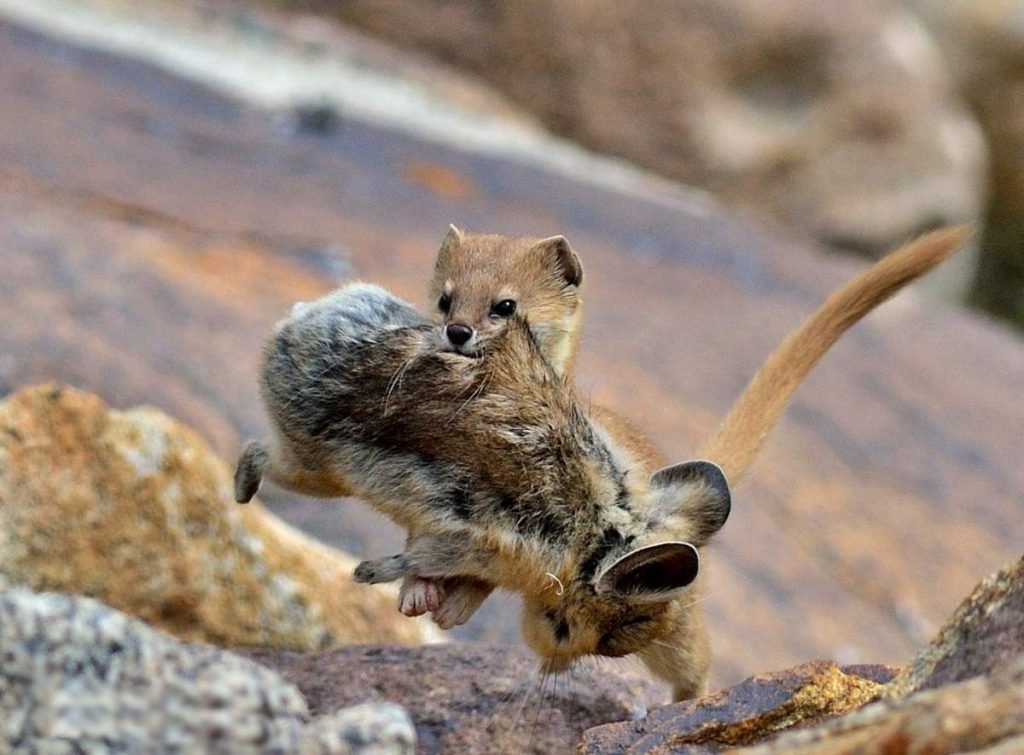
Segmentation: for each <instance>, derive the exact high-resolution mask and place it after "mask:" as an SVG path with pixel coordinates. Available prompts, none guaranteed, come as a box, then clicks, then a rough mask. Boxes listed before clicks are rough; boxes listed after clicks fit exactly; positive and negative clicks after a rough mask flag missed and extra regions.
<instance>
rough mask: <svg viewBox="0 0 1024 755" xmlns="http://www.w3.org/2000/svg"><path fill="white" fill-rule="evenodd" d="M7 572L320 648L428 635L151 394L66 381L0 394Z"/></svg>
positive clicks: (242, 634)
mask: <svg viewBox="0 0 1024 755" xmlns="http://www.w3.org/2000/svg"><path fill="white" fill-rule="evenodd" d="M0 538H2V540H0V542H2V547H0V584H3V585H7V586H10V585H26V586H28V587H31V588H32V589H36V590H57V591H60V592H65V593H77V594H83V595H89V596H92V597H95V598H97V599H99V600H101V601H103V602H105V603H107V604H108V605H111V606H113V607H115V608H117V609H118V610H122V611H125V612H126V613H129V614H132V615H133V616H136V617H138V618H141V619H142V620H144V621H146V622H147V623H149V624H151V625H153V626H155V627H158V628H160V629H163V630H165V631H167V632H170V633H171V634H173V635H175V636H176V637H179V638H181V639H184V640H189V641H202V642H210V643H213V644H217V645H254V646H271V647H284V648H291V649H296V650H313V649H323V648H326V647H332V646H335V645H339V644H345V643H351V642H367V641H369V640H371V639H373V640H376V641H384V642H396V643H406V644H411V643H417V642H422V641H423V640H424V639H426V638H427V637H428V636H429V631H428V630H427V629H426V625H424V624H421V623H416V622H410V621H408V620H407V619H405V617H403V616H401V615H399V614H398V612H397V610H396V598H395V593H394V591H393V590H371V589H367V588H366V587H365V586H363V585H357V584H354V583H353V582H352V580H351V572H352V568H353V566H354V563H355V562H354V560H353V559H351V558H350V557H349V556H347V555H345V554H343V553H340V552H338V551H335V550H333V549H331V548H328V547H326V546H324V545H321V544H320V543H317V542H316V541H313V540H311V539H310V538H308V537H306V536H304V535H302V534H301V533H299V532H298V531H296V530H294V529H292V528H291V527H289V526H287V525H285V524H284V523H283V522H281V521H280V520H278V519H277V518H276V517H275V516H273V515H272V514H269V513H268V512H267V511H266V510H265V509H263V508H262V507H260V506H259V505H255V506H245V507H243V506H239V505H237V504H235V503H234V502H233V496H232V488H231V479H230V473H229V470H228V469H227V468H226V467H225V465H224V464H223V463H222V462H221V461H220V460H218V459H217V458H216V457H215V455H214V454H213V453H212V452H211V450H210V449H209V447H207V446H206V444H205V443H204V442H203V441H202V439H200V438H199V437H198V436H197V435H196V434H195V433H193V432H191V431H190V430H188V429H187V428H185V427H182V426H181V425H179V424H177V423H175V422H174V421H173V420H171V419H170V418H169V417H167V416H166V415H165V414H163V413H161V412H159V411H156V410H155V409H151V408H145V407H143V408H139V409H133V410H131V411H126V412H118V411H110V410H108V409H107V408H106V407H105V406H104V405H103V403H102V402H101V401H100V400H99V399H98V398H97V397H95V396H92V395H89V394H86V393H82V392H79V391H76V390H73V389H70V388H61V387H58V386H53V385H50V386H39V387H34V388H26V389H23V390H21V391H19V392H17V393H15V394H13V395H11V396H9V397H8V398H7V399H6V400H5V401H3V402H2V403H0Z"/></svg>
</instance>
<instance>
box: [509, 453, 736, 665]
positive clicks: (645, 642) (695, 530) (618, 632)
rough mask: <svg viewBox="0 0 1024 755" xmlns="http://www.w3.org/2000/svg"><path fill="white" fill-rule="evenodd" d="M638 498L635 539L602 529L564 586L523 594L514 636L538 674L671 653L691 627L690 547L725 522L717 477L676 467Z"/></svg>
mask: <svg viewBox="0 0 1024 755" xmlns="http://www.w3.org/2000/svg"><path fill="white" fill-rule="evenodd" d="M640 497H642V498H644V499H646V500H644V501H637V503H638V504H646V505H638V506H637V507H636V509H635V510H637V511H643V514H642V515H641V516H642V517H643V521H642V522H641V526H640V527H639V528H637V529H636V530H634V531H635V532H636V534H635V535H632V536H630V535H626V534H623V533H624V532H625V531H627V530H629V528H626V529H615V528H610V529H608V530H606V531H605V532H604V533H603V534H602V535H601V536H600V537H598V538H595V540H596V542H595V543H591V544H590V547H589V550H588V551H585V552H584V553H583V558H581V559H580V560H579V562H578V563H576V564H573V565H572V569H571V573H570V574H567V575H566V576H567V578H566V579H559V580H558V582H557V583H556V581H555V580H552V587H550V588H549V589H545V590H542V591H539V592H537V593H535V594H532V595H527V596H526V598H525V600H524V607H523V636H524V639H525V640H526V642H527V644H528V645H529V646H530V648H531V649H532V650H533V651H534V652H535V653H536V654H537V655H538V656H540V658H541V659H542V662H543V663H544V664H545V666H546V668H547V669H549V670H551V671H562V670H564V669H566V668H568V667H569V666H570V665H572V663H573V662H574V661H575V660H577V659H578V658H581V657H583V656H586V655H600V656H608V657H616V658H617V657H620V656H624V655H630V654H632V653H636V652H638V651H641V650H644V649H645V648H647V647H648V646H650V645H652V644H656V643H659V642H661V643H671V644H672V645H673V646H675V645H678V644H679V643H680V642H681V640H680V638H679V637H678V636H677V635H678V633H679V631H680V627H681V626H682V627H686V626H696V625H699V622H697V621H693V620H690V619H688V618H687V611H689V612H690V613H691V614H692V613H693V610H692V609H693V606H694V601H695V600H696V596H695V581H696V580H697V577H698V574H699V572H700V555H699V552H698V548H699V547H701V546H703V545H704V544H705V543H706V542H707V540H708V539H709V538H710V537H711V535H713V534H714V533H715V532H717V531H718V529H720V528H721V526H722V525H723V524H724V523H725V520H726V518H727V517H728V515H729V508H730V492H729V486H728V483H727V482H726V480H725V476H724V474H723V473H722V471H721V469H719V468H718V466H716V465H715V464H713V463H711V462H707V461H694V462H685V463H683V464H677V465H674V466H671V467H666V468H665V469H662V470H659V471H658V472H655V473H654V474H653V475H652V476H651V480H650V487H649V489H648V490H646V491H643V492H642V493H641V494H640ZM684 538H685V539H684ZM683 641H685V640H683Z"/></svg>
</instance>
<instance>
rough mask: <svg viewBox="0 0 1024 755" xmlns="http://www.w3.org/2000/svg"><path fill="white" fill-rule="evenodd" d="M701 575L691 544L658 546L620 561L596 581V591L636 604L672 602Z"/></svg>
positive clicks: (664, 544)
mask: <svg viewBox="0 0 1024 755" xmlns="http://www.w3.org/2000/svg"><path fill="white" fill-rule="evenodd" d="M699 571H700V555H699V554H698V553H697V549H696V548H695V547H694V546H693V545H691V544H690V543H681V542H674V541H669V542H664V543H655V544H654V545H648V546H645V547H643V548H637V549H636V550H632V551H630V552H629V553H627V554H626V555H625V556H622V557H621V558H619V559H617V560H616V561H615V562H614V563H612V565H611V566H609V567H608V568H607V569H605V570H604V571H603V572H601V573H600V574H599V575H598V577H597V579H595V580H594V590H595V592H597V594H598V595H602V594H607V593H615V594H617V595H623V596H625V597H628V598H633V599H635V600H646V601H659V600H669V599H671V598H672V597H674V595H675V594H676V593H677V592H679V591H680V590H682V589H683V588H685V587H687V586H689V585H690V583H691V582H693V580H695V579H696V578H697V573H698V572H699Z"/></svg>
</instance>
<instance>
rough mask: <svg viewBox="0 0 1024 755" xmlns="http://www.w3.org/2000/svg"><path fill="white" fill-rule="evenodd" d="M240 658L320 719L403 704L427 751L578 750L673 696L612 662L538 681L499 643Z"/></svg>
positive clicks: (533, 670) (528, 665)
mask: <svg viewBox="0 0 1024 755" xmlns="http://www.w3.org/2000/svg"><path fill="white" fill-rule="evenodd" d="M241 652H242V654H243V655H245V656H246V657H248V658H251V659H252V660H255V661H257V662H259V663H262V664H265V665H266V666H268V667H270V668H271V669H273V670H274V671H276V672H277V673H279V674H280V675H281V676H282V677H284V678H285V679H287V680H288V681H289V682H291V683H292V684H294V685H295V686H296V687H298V688H299V689H300V690H301V691H302V694H303V695H304V696H305V698H306V701H307V702H308V704H309V708H310V711H311V712H312V713H313V715H314V716H322V715H329V714H330V713H331V712H332V711H335V710H337V709H339V708H343V707H345V706H350V705H358V704H361V703H367V702H372V701H375V700H380V699H384V700H392V701H394V702H396V703H399V704H401V705H402V707H403V708H405V709H406V710H408V711H409V715H410V716H411V717H412V719H413V721H414V722H415V724H416V733H417V739H418V742H419V744H418V748H419V749H418V752H420V753H423V755H428V754H430V755H432V754H434V753H438V754H442V753H459V755H475V754H477V753H496V752H501V753H536V754H537V755H547V754H548V753H560V752H572V751H573V748H574V747H575V745H576V743H577V741H578V740H579V737H580V734H581V733H582V731H583V730H584V729H586V728H587V727H591V726H597V725H599V724H603V723H607V722H609V721H623V720H626V721H628V720H635V719H639V718H642V717H643V716H644V714H645V713H646V711H647V706H648V705H651V704H653V703H660V702H662V701H664V700H665V699H666V697H667V695H666V690H664V689H662V688H660V687H657V686H656V685H654V684H653V683H651V682H650V681H647V680H646V678H645V676H644V675H643V674H642V673H640V672H639V670H630V669H627V668H622V667H617V666H616V664H613V663H609V664H605V665H603V666H602V667H599V668H590V669H580V670H577V671H575V672H573V673H571V674H569V675H567V676H560V677H545V678H542V677H541V676H540V674H539V673H538V670H537V664H536V661H535V660H533V659H531V658H530V657H528V656H527V655H526V653H525V652H524V651H522V650H512V649H510V648H507V647H500V646H493V645H480V644H450V645H435V646H428V647H418V648H395V647H350V648H339V649H337V650H331V651H328V652H325V653H305V654H297V653H290V652H285V651H273V650H251V651H241Z"/></svg>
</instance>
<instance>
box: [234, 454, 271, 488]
mask: <svg viewBox="0 0 1024 755" xmlns="http://www.w3.org/2000/svg"><path fill="white" fill-rule="evenodd" d="M268 458H269V455H268V454H267V448H266V446H264V445H263V444H262V443H260V442H259V441H258V440H253V441H249V442H248V443H247V444H246V445H245V448H244V449H242V455H241V456H239V457H238V465H237V466H236V467H235V500H236V501H238V502H239V503H248V502H249V501H251V500H252V497H253V496H254V495H256V491H258V490H259V489H260V483H261V482H262V481H263V470H264V469H265V468H266V466H267V459H268Z"/></svg>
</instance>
